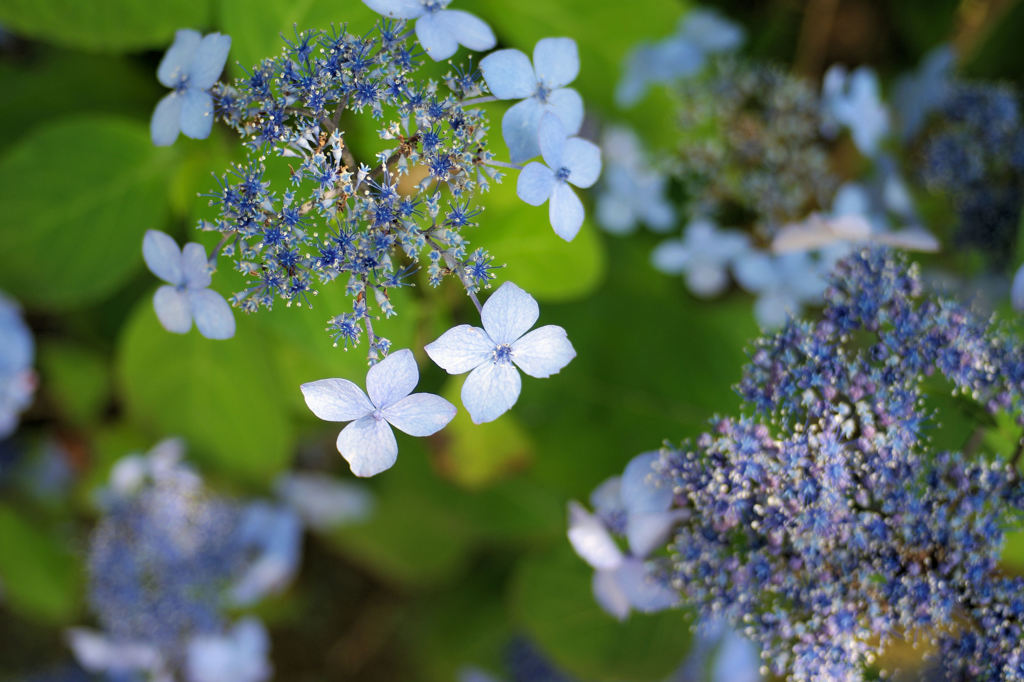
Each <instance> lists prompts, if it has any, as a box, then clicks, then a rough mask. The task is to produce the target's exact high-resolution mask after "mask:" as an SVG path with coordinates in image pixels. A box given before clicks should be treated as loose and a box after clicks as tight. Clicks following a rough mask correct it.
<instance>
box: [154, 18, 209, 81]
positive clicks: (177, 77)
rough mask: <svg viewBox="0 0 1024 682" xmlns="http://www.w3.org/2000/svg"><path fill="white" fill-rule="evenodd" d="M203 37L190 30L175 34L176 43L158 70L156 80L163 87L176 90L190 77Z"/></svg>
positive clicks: (172, 45) (169, 49)
mask: <svg viewBox="0 0 1024 682" xmlns="http://www.w3.org/2000/svg"><path fill="white" fill-rule="evenodd" d="M202 39H203V37H202V35H201V34H200V33H199V32H198V31H193V30H192V29H190V28H183V29H179V30H178V31H177V32H176V33H175V34H174V42H173V43H171V46H170V47H169V48H168V49H167V52H165V53H164V57H163V59H161V60H160V66H158V67H157V70H156V79H157V80H158V81H160V83H161V84H162V85H165V86H167V87H169V88H176V87H178V85H180V84H181V83H182V82H183V81H184V80H185V79H186V78H188V75H189V66H191V64H192V60H193V59H194V58H195V56H196V50H198V49H199V43H200V42H202Z"/></svg>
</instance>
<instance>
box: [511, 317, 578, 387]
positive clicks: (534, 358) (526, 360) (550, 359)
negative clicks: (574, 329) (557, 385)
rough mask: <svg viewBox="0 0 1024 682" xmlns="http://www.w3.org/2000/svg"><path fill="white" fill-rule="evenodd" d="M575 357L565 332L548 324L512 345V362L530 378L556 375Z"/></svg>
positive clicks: (574, 351) (574, 350)
mask: <svg viewBox="0 0 1024 682" xmlns="http://www.w3.org/2000/svg"><path fill="white" fill-rule="evenodd" d="M574 357H576V349H574V348H573V347H572V343H570V342H569V337H568V336H567V335H566V333H565V330H564V329H562V328H561V327H559V326H557V325H553V324H549V325H546V326H543V327H540V328H538V329H534V330H533V331H532V332H529V333H528V334H526V335H525V336H523V337H522V338H520V339H519V340H518V341H516V342H515V343H513V344H512V362H514V363H516V365H518V366H519V369H521V370H523V371H524V372H526V373H527V374H529V375H530V376H531V377H536V378H538V379H543V378H545V377H549V376H551V375H552V374H557V373H558V372H559V371H560V370H561V369H562V368H563V367H565V366H566V365H568V364H569V362H570V361H571V360H572V359H573V358H574Z"/></svg>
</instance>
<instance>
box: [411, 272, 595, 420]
mask: <svg viewBox="0 0 1024 682" xmlns="http://www.w3.org/2000/svg"><path fill="white" fill-rule="evenodd" d="M539 316H540V308H539V307H538V306H537V301H536V300H534V298H533V296H530V294H528V293H526V292H525V291H523V290H522V289H520V288H519V287H518V286H516V285H515V284H514V283H512V282H505V283H504V284H502V285H501V286H500V287H498V290H497V291H495V292H494V293H493V294H491V296H490V298H488V299H487V301H486V302H485V303H484V305H483V308H482V309H481V311H480V319H481V321H482V322H483V329H481V328H480V327H472V326H470V325H468V324H460V325H458V326H457V327H453V328H451V329H449V330H448V331H446V332H445V333H444V334H442V335H441V336H440V337H439V338H438V339H437V340H435V341H433V342H432V343H429V344H427V346H426V347H425V348H424V350H426V351H427V355H429V356H430V359H431V360H433V361H434V362H436V363H437V364H438V365H439V366H440V367H441V368H442V369H444V370H445V371H446V372H448V373H449V374H463V373H465V372H469V376H468V377H466V382H465V383H464V384H463V385H462V404H463V405H465V406H466V409H467V410H468V411H469V416H470V418H471V419H472V420H473V423H474V424H482V423H484V422H490V421H494V420H495V419H497V418H498V417H500V416H501V415H503V414H504V413H505V412H507V411H508V410H509V409H510V408H511V407H512V406H513V405H515V403H516V400H517V399H518V398H519V391H520V388H521V386H522V379H521V378H520V376H519V370H520V369H521V370H522V371H524V372H526V373H527V374H529V375H530V376H532V377H537V378H538V379H543V378H545V377H549V376H551V375H552V374H556V373H557V372H559V371H560V370H561V369H562V368H563V367H565V366H566V365H567V364H569V361H570V360H572V359H573V358H574V357H576V350H575V349H574V348H573V347H572V344H571V343H570V342H569V338H568V336H566V333H565V330H564V329H562V328H561V327H559V326H556V325H552V324H549V325H545V326H543V327H540V328H538V329H534V330H533V331H531V332H529V333H527V331H528V330H529V329H530V327H532V326H533V325H534V323H535V322H536V321H537V318H538V317H539ZM517 367H518V368H519V369H516V368H517Z"/></svg>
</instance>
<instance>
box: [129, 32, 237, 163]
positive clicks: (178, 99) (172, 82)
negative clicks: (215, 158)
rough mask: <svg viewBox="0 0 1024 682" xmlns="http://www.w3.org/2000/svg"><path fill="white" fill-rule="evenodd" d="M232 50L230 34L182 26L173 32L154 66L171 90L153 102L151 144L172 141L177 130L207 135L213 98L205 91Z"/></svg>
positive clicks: (204, 136) (158, 144)
mask: <svg viewBox="0 0 1024 682" xmlns="http://www.w3.org/2000/svg"><path fill="white" fill-rule="evenodd" d="M230 49H231V38H230V36H226V35H221V34H220V33H211V34H209V35H207V36H202V35H201V34H200V33H199V32H198V31H193V30H192V29H188V28H183V29H181V30H179V31H178V32H177V33H175V34H174V43H173V44H172V45H171V46H170V48H168V50H167V53H166V54H164V58H163V59H162V60H160V66H159V67H157V72H156V78H157V80H158V81H160V82H161V83H162V84H163V85H166V86H167V87H169V88H171V89H172V90H173V92H171V93H170V94H168V95H166V96H165V97H164V98H163V99H162V100H160V102H159V103H158V104H157V105H156V109H155V110H154V111H153V118H152V119H151V120H150V122H149V132H150V136H151V137H152V139H153V144H155V145H157V146H161V147H164V146H167V145H171V144H174V141H175V140H176V139H177V138H178V131H181V132H183V133H185V135H186V136H188V137H191V138H193V139H197V140H202V139H205V138H207V137H209V136H210V130H211V128H212V127H213V97H212V96H211V95H210V93H209V92H208V90H209V89H210V88H211V87H213V84H214V83H216V82H217V77H218V76H219V75H220V72H221V71H223V70H224V63H225V62H227V60H228V50H230Z"/></svg>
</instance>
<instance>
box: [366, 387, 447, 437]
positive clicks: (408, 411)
mask: <svg viewBox="0 0 1024 682" xmlns="http://www.w3.org/2000/svg"><path fill="white" fill-rule="evenodd" d="M455 412H456V410H455V406H454V405H452V404H451V403H450V402H448V401H447V400H445V399H444V398H442V397H441V396H439V395H434V394H433V393H413V394H412V395H409V396H406V397H404V398H402V399H401V400H399V401H398V402H397V403H395V404H394V405H388V406H387V407H385V408H384V409H383V410H381V413H382V414H383V415H384V418H385V419H387V420H388V422H390V423H391V425H392V426H394V427H395V428H396V429H398V430H399V431H402V432H403V433H407V434H409V435H410V436H418V437H421V438H422V437H424V436H430V435H433V434H435V433H437V432H438V431H440V430H441V429H443V428H444V427H445V426H447V425H448V422H450V421H451V420H452V419H454V418H455Z"/></svg>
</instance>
